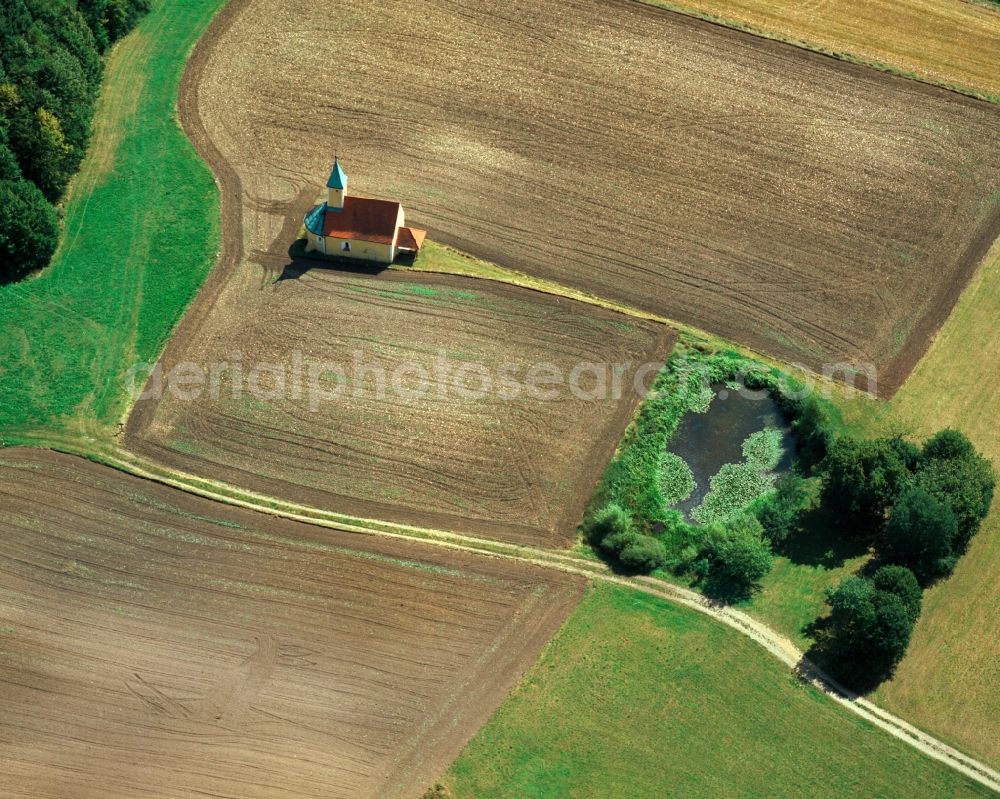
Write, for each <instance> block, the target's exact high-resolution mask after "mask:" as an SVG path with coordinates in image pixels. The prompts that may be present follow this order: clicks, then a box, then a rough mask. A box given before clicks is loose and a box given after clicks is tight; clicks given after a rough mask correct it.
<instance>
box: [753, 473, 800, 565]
mask: <svg viewBox="0 0 1000 799" xmlns="http://www.w3.org/2000/svg"><path fill="white" fill-rule="evenodd" d="M808 497H809V490H808V486H807V484H806V481H805V480H804V479H803V478H802V477H800V476H799V475H797V474H795V473H794V472H789V473H788V474H784V475H782V476H781V477H780V478H779V479H778V482H777V485H776V486H775V490H774V493H773V494H771V495H769V496H768V497H766V498H765V499H764V501H763V502H762V503H761V505H760V509H759V510H758V511H757V519H758V520H759V521H760V524H761V527H762V528H763V530H764V537H765V538H767V540H768V541H770V542H771V544H772V545H773V546H774V547H780V546H781V545H782V544H784V543H785V542H786V541H787V540H788V539H789V537H790V536H791V535H792V532H793V531H794V530H795V529H796V527H797V525H798V520H799V515H800V514H801V512H802V510H803V508H804V507H805V505H806V501H807V500H808Z"/></svg>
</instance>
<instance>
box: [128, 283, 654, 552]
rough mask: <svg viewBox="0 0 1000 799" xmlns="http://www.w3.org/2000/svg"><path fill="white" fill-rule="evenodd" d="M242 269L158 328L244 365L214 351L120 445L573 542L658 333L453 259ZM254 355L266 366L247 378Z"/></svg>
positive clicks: (460, 525) (194, 357)
mask: <svg viewBox="0 0 1000 799" xmlns="http://www.w3.org/2000/svg"><path fill="white" fill-rule="evenodd" d="M238 283H239V280H238V279H237V280H235V281H234V284H233V287H231V288H232V291H231V292H229V293H233V292H235V293H237V294H239V297H240V299H239V301H238V302H234V303H233V304H232V305H231V306H230V304H229V303H228V302H226V301H225V300H223V301H221V302H219V303H217V304H215V305H214V306H213V307H211V308H210V309H209V310H208V316H207V318H205V319H204V320H203V322H202V325H201V326H200V329H199V330H198V331H197V332H196V333H194V334H192V335H190V336H187V335H184V334H182V336H181V337H180V338H178V339H175V341H174V344H173V346H174V347H175V349H176V351H177V352H178V353H182V355H178V356H177V357H178V358H181V357H183V359H186V360H189V361H192V362H194V363H195V364H198V365H199V366H200V367H201V368H203V369H204V370H205V371H206V372H208V371H209V370H211V368H212V365H213V364H220V363H221V364H226V363H229V364H232V363H234V362H235V359H234V354H235V355H241V356H242V359H243V362H244V366H243V370H244V373H245V379H243V378H240V377H238V376H236V374H235V372H234V371H232V370H227V372H226V374H224V375H222V376H220V379H219V390H218V391H216V392H215V393H214V394H213V393H212V391H210V390H209V386H208V385H207V381H206V386H205V388H204V390H203V391H201V392H200V396H197V397H194V398H192V399H188V398H187V395H185V394H183V393H182V392H178V391H174V390H164V391H163V392H162V399H161V400H159V401H158V402H157V401H156V399H155V398H154V399H150V400H146V401H142V402H140V403H139V404H138V405H137V406H136V411H135V412H134V413H133V415H132V418H131V421H130V436H129V443H130V446H131V447H132V448H134V449H136V450H138V451H140V452H142V453H143V454H146V455H148V456H149V457H152V458H154V459H155V460H157V461H159V462H161V463H165V464H167V465H170V466H172V467H174V468H178V469H181V470H184V471H186V472H189V473H192V474H198V475H204V476H208V477H212V478H216V479H220V480H224V481H226V482H229V483H232V484H234V485H238V486H240V487H243V488H248V489H251V490H253V491H257V492H260V493H263V494H266V495H269V496H280V497H282V498H284V499H293V500H296V501H299V502H303V503H305V504H309V505H313V506H316V507H322V508H327V509H331V510H335V511H338V512H341V513H346V514H350V515H353V516H358V517H364V518H378V519H386V520H390V521H396V522H403V523H409V524H418V525H422V526H429V527H437V528H444V529H448V530H456V531H463V532H471V533H477V534H483V535H488V536H492V537H498V538H502V539H505V540H512V541H517V542H525V543H533V544H542V545H552V546H566V545H569V544H571V543H572V541H573V540H574V538H575V535H576V531H575V528H576V525H577V524H579V522H580V521H581V519H582V515H583V507H584V504H585V503H586V501H587V498H588V497H589V496H590V493H591V492H592V490H593V487H594V485H595V484H596V482H597V479H598V477H599V476H600V473H601V470H602V469H603V467H604V465H605V463H606V462H607V460H608V459H609V458H610V456H611V454H612V452H613V451H614V448H615V446H616V445H617V442H618V440H619V438H620V437H621V434H622V432H623V430H624V429H625V426H626V425H627V424H628V421H629V419H630V418H631V416H632V413H633V411H634V409H635V407H636V405H637V403H638V401H639V399H640V393H639V392H637V391H636V389H635V382H636V378H637V377H639V379H640V383H642V384H645V383H648V382H649V381H651V379H652V371H649V370H647V373H646V378H645V380H643V379H642V374H641V372H640V370H641V369H642V368H643V364H646V363H651V364H655V363H657V362H662V359H663V358H665V356H666V354H667V352H668V350H669V346H670V341H671V338H672V334H671V331H669V330H668V329H666V328H665V327H664V326H662V325H659V324H655V323H651V322H643V321H641V320H637V319H632V318H629V317H627V316H624V315H622V314H618V313H614V312H611V311H604V310H602V309H599V308H593V307H591V306H587V305H584V304H582V303H578V302H573V301H570V300H567V299H564V298H562V297H554V296H549V295H545V294H541V293H537V292H532V291H527V290H523V289H514V288H510V287H507V286H503V285H501V284H493V283H488V282H485V281H477V280H470V279H463V278H453V277H448V276H435V275H430V276H421V277H420V279H419V281H416V280H413V279H411V278H410V276H408V275H401V274H398V273H394V272H392V273H384V274H382V275H379V276H370V275H362V274H350V273H345V272H338V271H334V270H328V269H322V268H313V269H310V270H308V271H306V272H305V273H304V274H296V276H295V277H293V278H291V279H287V280H281V281H278V282H277V283H274V284H273V285H267V286H265V287H263V288H262V289H261V290H255V291H245V292H239V290H238V288H236V286H237V285H238ZM181 345H183V346H181ZM168 362H169V359H168ZM297 363H298V364H299V366H298V367H296V364H297ZM587 364H593V365H595V369H596V371H591V368H590V367H589V366H587ZM616 364H620V365H621V366H622V371H621V377H620V378H619V379H618V382H617V388H616V383H615V380H616V378H615V376H614V373H613V371H612V370H614V369H615V368H616V367H615V365H616ZM257 365H273V366H275V367H277V369H278V371H277V372H275V373H272V372H267V373H261V374H260V375H259V379H258V380H256V381H254V380H253V379H252V377H251V375H250V374H249V372H250V371H251V370H252V369H253V368H254V367H255V366H257ZM548 366H551V367H553V370H552V371H549V369H548ZM575 368H579V369H580V371H579V372H577V373H576V374H577V376H576V377H575V378H574V377H573V370H574V369H575ZM296 369H297V374H296ZM532 370H537V371H535V372H533V371H532ZM653 371H655V367H654V369H653ZM172 373H173V374H176V372H175V371H174V372H172ZM559 375H562V376H563V380H562V382H542V381H541V380H540V378H542V377H544V378H545V380H548V377H549V376H552V377H554V378H555V377H558V376H559ZM536 378H537V379H536ZM271 392H273V394H272V393H271Z"/></svg>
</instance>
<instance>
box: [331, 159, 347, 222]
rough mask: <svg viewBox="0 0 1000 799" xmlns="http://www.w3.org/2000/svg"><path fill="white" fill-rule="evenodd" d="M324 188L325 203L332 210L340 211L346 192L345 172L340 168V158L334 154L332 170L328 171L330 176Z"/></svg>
mask: <svg viewBox="0 0 1000 799" xmlns="http://www.w3.org/2000/svg"><path fill="white" fill-rule="evenodd" d="M326 190H327V200H326V204H327V205H328V206H329V207H330V208H332V209H333V210H334V211H342V210H343V208H344V195H345V194H346V193H347V174H346V173H345V172H344V170H343V169H341V168H340V159H339V158H337V157H336V156H334V158H333V170H332V171H331V172H330V178H329V180H327V181H326Z"/></svg>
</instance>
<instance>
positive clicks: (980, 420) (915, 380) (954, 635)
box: [844, 243, 1000, 767]
mask: <svg viewBox="0 0 1000 799" xmlns="http://www.w3.org/2000/svg"><path fill="white" fill-rule="evenodd" d="M998 318H1000V243H998V245H996V246H995V247H994V249H993V251H992V252H991V254H990V256H989V257H988V258H987V259H986V261H985V263H984V265H983V267H982V268H981V270H980V272H979V274H978V275H977V276H976V278H975V280H974V281H973V283H972V285H971V286H970V287H969V289H968V290H967V291H966V293H965V294H964V295H963V296H962V299H961V300H960V301H959V303H958V305H957V306H956V308H955V311H954V313H953V314H952V316H951V318H950V319H949V320H948V322H947V324H946V325H945V326H944V327H943V328H942V329H941V331H940V333H939V334H938V337H937V340H936V341H935V342H934V344H933V346H932V347H931V350H930V352H929V353H928V355H927V357H926V358H924V360H923V361H922V362H921V363H920V365H919V366H918V367H917V369H916V370H915V371H914V373H913V375H912V376H911V377H910V379H909V380H908V381H907V383H906V384H905V385H904V386H903V388H902V389H901V390H900V392H899V394H897V396H896V397H895V399H894V400H893V401H892V402H891V403H888V404H886V403H874V402H871V401H861V400H857V401H855V402H854V403H848V404H845V409H844V410H845V420H846V422H847V424H848V425H849V426H850V427H853V428H854V429H855V430H857V431H859V432H862V433H866V434H880V433H905V434H909V435H913V436H916V437H918V438H921V437H924V436H926V435H928V434H929V433H932V432H934V431H935V430H937V429H939V428H941V427H945V426H951V427H956V428H958V429H960V430H963V431H964V432H965V433H966V434H967V435H968V436H969V437H970V438H971V439H972V441H973V442H974V443H975V444H976V446H977V447H979V448H980V450H981V451H982V452H983V453H984V454H986V455H987V456H988V457H989V458H990V459H991V460H992V461H993V463H994V465H995V466H997V468H998V469H1000V427H998V425H997V419H998V418H1000V391H998V388H997V380H998V377H1000V371H998V366H997V364H998V363H1000V330H998V328H997V324H996V320H997V319H998ZM997 663H1000V498H998V499H994V502H993V508H992V512H991V513H990V515H989V516H988V517H987V519H986V521H985V522H984V524H983V527H982V529H981V530H980V532H979V535H977V536H976V538H975V539H974V540H973V543H972V546H971V547H970V549H969V552H968V553H967V554H966V555H965V557H964V558H963V559H962V560H961V562H960V563H959V565H958V568H957V569H956V570H955V573H954V574H953V575H952V576H951V577H949V578H948V579H947V580H945V581H944V582H942V583H941V584H940V585H938V586H936V587H933V588H931V589H930V590H928V591H927V592H926V594H925V595H924V611H923V615H922V616H921V618H920V621H919V622H918V623H917V628H916V631H915V633H914V637H913V641H912V643H911V644H910V649H909V653H908V654H907V656H906V658H905V659H904V660H903V662H902V663H901V664H900V666H899V669H898V671H897V673H896V676H895V678H894V679H893V680H892V681H891V682H889V683H887V684H886V685H884V686H883V687H882V688H881V689H880V690H879V692H878V695H877V699H878V701H879V702H880V703H881V704H883V705H884V706H885V707H887V708H888V709H889V710H892V711H893V712H894V713H897V714H899V715H901V716H903V717H904V718H906V719H908V720H910V721H912V722H913V723H915V724H918V725H919V726H921V727H924V728H925V729H927V730H929V731H930V732H932V733H934V734H935V735H938V736H941V737H943V738H945V739H947V740H950V741H952V742H954V743H955V744H956V745H958V746H959V747H962V748H965V749H967V750H968V751H969V752H971V753H974V754H976V755H978V756H979V757H980V758H982V759H983V760H985V761H986V762H987V763H990V764H991V765H992V766H994V767H997V766H1000V732H998V729H1000V728H998V724H997V719H998V718H1000V670H998V669H997Z"/></svg>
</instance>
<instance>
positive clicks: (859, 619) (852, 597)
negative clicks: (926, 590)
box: [821, 576, 914, 689]
mask: <svg viewBox="0 0 1000 799" xmlns="http://www.w3.org/2000/svg"><path fill="white" fill-rule="evenodd" d="M827 601H828V602H829V605H830V616H829V619H828V621H827V625H826V628H825V629H824V631H823V635H822V640H821V648H822V650H823V654H824V656H825V657H826V659H827V660H828V661H829V665H830V666H831V667H832V668H833V670H834V673H835V674H836V675H837V676H838V677H839V678H840V679H842V680H845V681H847V682H848V683H849V684H851V685H853V686H854V687H857V688H863V689H867V688H869V687H871V686H872V685H873V684H875V683H877V682H878V681H879V680H881V679H884V678H885V677H886V676H888V675H889V674H890V673H891V672H892V669H893V668H895V666H896V664H897V663H899V661H900V660H901V659H902V657H903V655H904V654H905V653H906V647H907V646H908V645H909V643H910V636H911V635H912V633H913V623H914V618H913V613H912V608H911V607H908V606H907V602H906V601H905V600H904V599H903V597H901V596H899V595H898V594H896V593H892V592H889V591H881V590H879V589H877V588H876V587H875V585H874V584H873V583H872V582H871V581H869V580H866V579H864V578H863V577H857V576H855V577H849V578H847V579H846V580H844V581H843V582H842V583H841V584H840V586H838V587H837V589H836V590H831V591H829V592H828V593H827Z"/></svg>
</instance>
